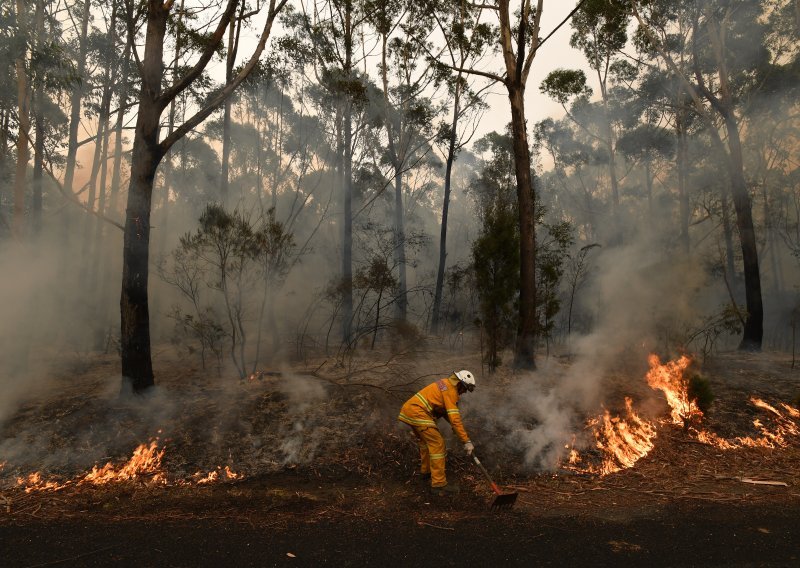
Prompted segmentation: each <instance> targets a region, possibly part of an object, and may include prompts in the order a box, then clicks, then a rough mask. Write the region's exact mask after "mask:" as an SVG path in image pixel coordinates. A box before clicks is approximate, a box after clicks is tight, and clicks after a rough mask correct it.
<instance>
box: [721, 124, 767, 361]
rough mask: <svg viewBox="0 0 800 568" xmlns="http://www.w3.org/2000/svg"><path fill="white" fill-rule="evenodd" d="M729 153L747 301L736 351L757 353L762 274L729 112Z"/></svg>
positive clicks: (738, 143)
mask: <svg viewBox="0 0 800 568" xmlns="http://www.w3.org/2000/svg"><path fill="white" fill-rule="evenodd" d="M724 118H725V127H726V130H727V133H728V148H729V150H730V176H731V196H732V198H733V208H734V210H735V211H736V227H737V228H738V229H739V240H740V241H741V246H742V264H743V265H744V288H745V298H746V301H747V321H746V322H745V325H744V333H743V334H742V341H741V343H740V344H739V349H745V350H756V351H758V350H760V349H761V343H762V341H763V338H764V306H763V303H762V298H761V273H760V271H759V266H758V247H757V244H756V233H755V227H754V226H753V210H752V202H751V199H750V193H749V191H748V189H747V182H746V180H745V177H744V160H743V158H742V146H741V141H740V139H739V127H738V124H737V123H736V119H735V117H733V116H732V114H730V113H728V114H727V115H726V116H725V117H724Z"/></svg>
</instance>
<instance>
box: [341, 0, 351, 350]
mask: <svg viewBox="0 0 800 568" xmlns="http://www.w3.org/2000/svg"><path fill="white" fill-rule="evenodd" d="M352 10H353V6H352V3H351V2H349V1H347V2H345V15H344V50H345V54H344V56H345V62H344V69H343V71H344V74H345V76H346V77H347V78H350V76H351V73H352V71H353V69H352V65H353V30H352V24H353V22H352ZM352 105H353V103H352V100H350V97H346V100H345V103H344V110H343V112H342V122H343V125H342V126H343V130H344V132H343V140H342V144H343V148H342V150H343V152H342V154H341V156H342V161H343V163H342V190H343V192H344V195H343V200H342V201H343V205H344V219H343V221H344V222H343V224H342V230H343V235H342V342H343V343H344V344H345V345H347V344H349V343H350V338H351V337H352V332H353V329H352V326H353V116H352V114H353V106H352Z"/></svg>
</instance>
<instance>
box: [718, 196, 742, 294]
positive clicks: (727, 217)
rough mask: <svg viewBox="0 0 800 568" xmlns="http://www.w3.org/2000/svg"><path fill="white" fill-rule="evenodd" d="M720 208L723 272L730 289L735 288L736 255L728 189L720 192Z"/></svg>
mask: <svg viewBox="0 0 800 568" xmlns="http://www.w3.org/2000/svg"><path fill="white" fill-rule="evenodd" d="M720 208H721V209H722V238H723V239H724V241H725V273H726V274H727V278H728V279H729V280H728V281H729V282H730V283H731V289H732V290H736V289H737V288H738V286H737V280H736V264H735V262H734V257H735V256H736V255H735V253H734V251H733V225H731V214H730V202H729V195H728V190H727V189H725V190H723V192H722V199H721V200H720Z"/></svg>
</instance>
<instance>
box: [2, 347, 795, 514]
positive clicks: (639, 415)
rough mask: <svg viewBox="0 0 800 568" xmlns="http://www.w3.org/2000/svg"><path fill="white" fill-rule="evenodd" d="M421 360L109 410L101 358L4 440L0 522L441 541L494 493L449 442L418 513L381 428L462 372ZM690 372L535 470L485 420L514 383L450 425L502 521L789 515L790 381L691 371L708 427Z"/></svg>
mask: <svg viewBox="0 0 800 568" xmlns="http://www.w3.org/2000/svg"><path fill="white" fill-rule="evenodd" d="M429 357H430V359H429V360H430V361H435V363H432V364H431V365H430V366H428V365H424V364H421V363H420V362H419V359H415V361H417V362H416V363H412V362H410V361H403V360H402V358H391V357H390V358H389V359H388V361H389V362H388V363H387V362H380V363H378V364H376V363H375V362H374V361H373V362H371V363H370V362H360V363H359V362H354V365H358V364H361V365H362V366H361V367H360V369H361V371H358V368H359V367H355V369H356V371H357V372H355V373H354V372H352V370H351V372H346V371H345V370H343V369H340V368H336V367H334V366H332V365H330V364H328V363H322V362H319V363H317V364H313V365H307V366H304V367H303V368H300V367H299V366H298V367H297V368H293V369H283V370H281V371H272V372H265V373H261V374H259V375H258V376H254V377H252V379H251V380H250V381H246V382H243V383H239V382H236V381H230V382H228V383H226V382H225V380H224V379H222V378H219V377H216V376H211V377H210V376H208V373H206V372H203V371H202V370H201V369H196V368H191V367H186V366H185V363H184V361H182V360H181V359H180V358H179V357H176V356H169V354H164V356H162V357H161V358H160V361H161V368H159V369H158V377H160V379H161V383H160V384H161V386H160V388H159V390H158V392H156V393H154V394H153V395H152V397H151V398H149V399H147V400H127V399H124V398H122V399H121V398H119V397H118V396H117V395H116V388H115V387H116V385H115V384H114V383H115V381H113V380H112V379H110V378H109V377H113V369H114V366H115V364H116V362H115V360H114V359H113V358H111V357H108V358H98V359H93V360H91V361H88V362H87V364H85V365H82V366H81V368H75V369H65V370H64V372H63V375H62V376H61V377H60V378H59V379H58V384H54V385H53V386H52V391H51V392H49V393H48V392H40V393H35V394H34V393H32V394H31V397H30V398H29V400H28V401H27V402H25V404H24V405H23V406H22V407H21V408H20V409H19V410H18V411H17V412H16V413H15V414H14V415H13V416H12V417H10V418H9V419H8V420H7V421H6V422H5V424H4V425H3V427H2V433H1V438H0V463H2V466H0V514H2V522H0V524H3V525H7V526H11V525H14V526H17V525H25V524H27V523H38V522H52V521H55V520H57V521H59V522H70V519H72V520H80V519H84V520H86V519H92V520H94V521H97V520H103V522H112V523H125V522H131V521H141V520H148V519H150V520H155V519H162V520H163V519H173V520H181V519H182V520H192V519H195V520H197V519H206V520H208V519H216V520H217V521H220V522H225V523H231V522H232V523H246V524H248V526H250V525H252V526H256V527H262V526H270V527H273V528H275V527H284V528H285V527H289V526H293V525H294V524H296V523H309V524H318V523H328V522H341V521H348V522H350V521H352V522H355V521H359V522H360V521H379V520H387V519H405V520H407V519H412V520H413V521H414V522H415V523H416V524H417V525H418V526H421V527H438V528H439V529H440V530H448V528H450V527H452V526H455V524H457V523H460V522H468V521H479V520H480V519H482V518H484V517H485V515H487V511H486V503H487V502H488V501H489V499H490V497H491V494H490V491H489V490H488V488H487V486H486V484H485V482H484V480H483V479H482V478H481V477H480V474H479V472H477V471H476V470H475V469H474V466H471V465H470V463H469V462H468V461H467V460H466V459H465V457H464V456H463V455H461V453H460V452H459V451H458V450H457V448H458V445H457V444H454V443H452V440H451V443H450V447H451V448H456V450H454V451H451V455H450V457H449V458H448V467H449V472H450V473H449V475H450V476H451V478H455V479H457V480H458V481H459V482H460V483H461V485H462V489H463V491H462V494H461V495H460V496H459V497H458V498H455V499H445V498H441V499H431V498H430V497H429V496H428V495H427V493H426V492H425V490H424V487H423V485H422V484H421V482H420V480H419V478H418V476H417V475H416V474H415V466H416V460H417V457H416V448H415V446H414V444H413V443H412V442H411V439H410V436H409V435H408V433H407V432H406V431H405V430H404V429H403V428H402V426H401V425H399V424H397V423H396V420H395V418H396V413H397V409H398V408H399V406H400V404H401V403H402V402H403V400H405V398H406V397H407V396H409V395H410V394H411V393H412V392H413V391H414V389H415V387H416V386H419V385H422V384H425V383H426V382H427V381H430V380H433V379H434V378H436V376H438V374H434V375H430V370H431V368H438V367H442V369H449V368H451V367H456V366H459V365H460V364H463V359H461V358H458V359H456V358H452V360H450V358H451V357H452V356H449V355H445V354H431V355H430V356H429ZM320 363H322V364H320ZM472 363H474V364H475V367H474V368H479V366H478V364H477V362H472ZM559 364H562V365H565V366H569V362H568V361H560V362H559ZM689 366H690V361H689V360H688V359H675V360H665V361H661V360H659V359H658V358H657V357H655V356H654V357H652V358H651V360H650V361H649V362H648V363H647V364H644V362H643V366H642V372H639V369H637V370H635V371H615V372H612V373H610V374H609V376H608V377H607V378H606V379H605V382H604V385H603V392H604V393H605V395H604V400H603V401H602V404H600V405H599V406H598V407H597V408H596V409H595V412H590V413H585V415H584V416H582V417H581V418H580V420H578V421H577V423H576V424H575V428H574V431H573V433H572V435H571V436H570V437H568V438H567V439H563V440H553V441H552V442H551V443H550V446H555V445H558V446H559V448H560V449H559V451H558V452H555V451H553V448H550V447H548V448H545V450H543V453H548V454H552V455H558V456H559V459H558V461H557V462H556V463H554V464H551V465H549V466H547V467H544V466H543V465H542V464H541V463H540V464H538V465H536V464H532V463H531V462H530V461H529V460H526V457H525V452H526V448H523V447H520V440H521V439H524V437H521V436H520V432H519V431H515V430H514V429H515V428H516V429H520V428H521V429H523V430H524V429H526V428H527V429H535V428H536V426H537V425H536V424H535V423H531V424H520V423H516V424H513V423H511V422H508V421H501V420H498V419H497V412H493V410H495V409H496V407H493V406H492V405H491V404H488V403H487V402H486V401H487V400H491V401H495V402H493V403H492V404H501V403H500V402H497V401H502V400H503V399H504V397H505V398H507V399H508V398H509V397H510V396H514V392H515V389H518V388H519V384H520V381H529V380H530V378H529V377H521V376H515V375H513V374H498V375H497V376H495V377H492V378H489V377H485V378H484V381H483V383H482V386H483V388H484V390H485V392H486V393H488V394H487V396H488V398H486V399H484V398H481V399H474V400H473V401H471V402H470V401H469V398H468V397H467V398H465V400H464V419H465V421H466V424H467V427H468V429H469V431H470V433H471V436H472V438H473V440H475V441H476V445H477V448H478V452H479V454H480V455H481V458H482V460H483V461H484V463H486V464H487V465H489V467H490V471H491V472H492V474H493V475H494V476H495V477H496V480H497V481H498V482H499V483H500V485H502V486H505V487H508V488H511V489H513V490H516V491H518V492H519V493H520V497H519V499H518V501H517V505H516V508H515V510H514V513H513V514H512V515H510V516H508V517H507V522H509V523H518V522H527V521H525V519H530V518H538V519H540V520H541V519H542V518H545V517H546V518H564V517H570V518H577V517H580V518H586V519H592V518H594V519H609V518H613V519H626V520H631V519H636V518H639V517H641V516H643V515H647V514H649V512H652V511H653V510H655V509H659V508H664V507H679V508H687V509H686V510H691V508H692V507H695V506H701V505H704V504H714V505H715V506H716V505H719V506H723V507H725V506H728V505H730V506H731V507H739V506H744V505H746V506H755V507H761V508H764V509H765V510H766V509H769V508H772V507H776V506H780V507H788V508H790V509H792V510H795V509H797V508H800V491H798V489H797V487H798V484H800V467H798V466H800V431H798V424H800V412H798V410H797V407H796V404H795V398H796V396H797V393H798V392H800V384H799V383H798V379H797V374H796V372H795V371H793V370H791V369H790V362H789V361H788V359H787V358H786V357H785V356H779V355H774V354H769V353H766V354H740V353H731V354H720V355H718V356H716V357H715V358H714V359H713V360H711V361H710V362H709V363H708V364H707V365H705V366H704V367H703V368H702V373H703V374H704V376H705V377H707V379H708V381H709V383H710V385H711V388H712V390H713V392H714V394H715V396H716V398H715V400H714V401H713V403H712V404H711V406H710V408H708V409H707V411H706V412H705V413H704V412H703V411H701V410H700V409H699V408H697V406H696V405H695V404H694V403H693V402H692V401H691V400H690V399H689V398H687V397H686V383H687V380H688V378H687V377H688V375H689V372H690V370H691V369H690V368H689ZM692 369H694V370H700V369H699V366H698V365H697V364H696V363H695V364H694V365H693V367H692ZM398 377H400V378H398ZM476 392H477V391H476ZM56 393H57V394H56ZM489 395H490V396H489ZM443 430H444V431H447V430H449V429H448V428H447V427H446V426H445V427H444V428H443ZM526 463H527V464H528V465H525V464H526Z"/></svg>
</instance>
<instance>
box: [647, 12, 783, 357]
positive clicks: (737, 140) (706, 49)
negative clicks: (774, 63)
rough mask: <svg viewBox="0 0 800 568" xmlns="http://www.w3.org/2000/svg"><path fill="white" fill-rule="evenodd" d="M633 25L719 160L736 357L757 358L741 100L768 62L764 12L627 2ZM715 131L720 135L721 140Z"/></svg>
mask: <svg viewBox="0 0 800 568" xmlns="http://www.w3.org/2000/svg"><path fill="white" fill-rule="evenodd" d="M631 6H632V11H633V14H634V16H635V17H636V19H637V21H638V23H639V31H638V34H639V38H640V44H641V45H642V46H643V48H644V50H646V51H647V52H649V53H652V54H657V55H658V56H659V57H660V59H661V60H662V61H663V62H664V64H665V65H666V66H667V67H668V68H669V70H670V71H671V72H672V73H674V74H675V76H676V77H678V79H679V80H681V82H682V84H683V87H684V88H685V89H686V92H687V93H688V95H689V96H690V97H691V100H692V103H693V107H694V108H693V110H694V111H695V112H696V113H697V114H698V115H699V116H700V117H701V119H702V120H703V121H704V122H705V124H706V127H707V132H708V133H709V134H710V135H711V137H712V140H713V141H714V142H715V144H716V146H717V147H718V149H719V151H720V152H721V154H722V155H723V157H724V160H725V164H726V169H727V173H728V177H729V183H730V194H731V197H732V199H733V205H734V210H735V211H736V225H737V229H738V234H739V241H740V244H741V251H742V263H743V268H744V281H745V297H746V305H747V319H746V323H745V326H744V331H743V334H742V340H741V343H740V349H750V350H760V349H761V345H762V340H763V333H764V327H763V326H764V308H763V303H762V294H761V274H760V270H759V258H758V256H759V254H758V247H757V242H756V234H755V227H754V222H753V211H752V199H751V196H750V192H749V189H748V184H747V179H746V177H745V171H744V157H743V153H742V137H741V116H740V113H741V100H742V94H743V93H744V92H746V91H747V89H748V88H752V87H753V86H754V83H756V82H757V81H758V73H757V71H758V69H759V68H762V67H763V66H764V65H765V64H766V63H767V61H768V58H769V53H768V51H767V49H766V47H765V45H764V40H765V32H766V29H765V24H764V21H763V19H762V15H763V12H762V10H763V6H762V3H761V2H759V1H756V0H748V1H746V2H738V3H729V2H722V1H720V2H717V1H713V2H707V1H703V2H700V1H699V0H693V1H689V2H685V3H681V4H680V5H678V6H675V5H674V3H672V2H649V3H647V4H644V3H642V2H638V1H636V2H632V4H631ZM677 19H680V20H684V21H685V22H687V23H688V32H689V33H688V34H687V36H686V37H677V36H676V34H675V24H674V22H675V21H676V20H677ZM675 41H678V42H682V41H685V42H687V44H686V45H687V46H688V49H687V51H689V52H690V53H691V56H690V58H689V59H688V60H687V61H685V62H683V61H680V60H677V61H676V59H675V58H674V57H673V55H672V54H671V53H670V51H669V50H668V46H669V45H672V44H673V43H674V42H675ZM718 128H721V129H723V130H724V139H723V135H722V134H721V133H720V132H719V130H718Z"/></svg>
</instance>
